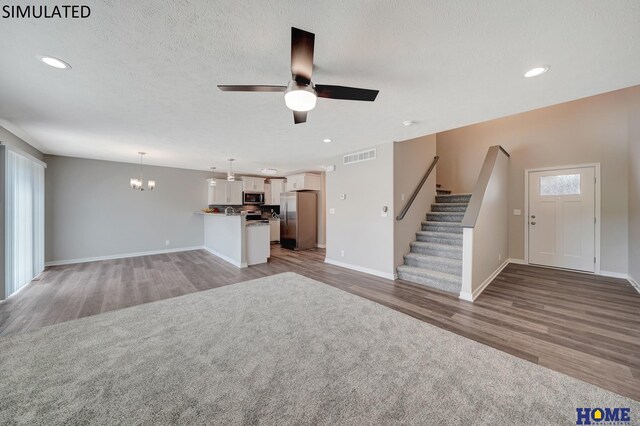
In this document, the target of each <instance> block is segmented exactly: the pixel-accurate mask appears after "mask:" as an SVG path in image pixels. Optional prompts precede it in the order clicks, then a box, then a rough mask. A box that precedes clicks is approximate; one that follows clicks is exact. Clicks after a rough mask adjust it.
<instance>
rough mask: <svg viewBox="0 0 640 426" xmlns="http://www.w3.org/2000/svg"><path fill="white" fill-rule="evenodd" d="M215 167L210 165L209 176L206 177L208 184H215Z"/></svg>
mask: <svg viewBox="0 0 640 426" xmlns="http://www.w3.org/2000/svg"><path fill="white" fill-rule="evenodd" d="M215 173H216V168H215V167H211V178H210V179H207V180H208V181H209V186H216V176H215Z"/></svg>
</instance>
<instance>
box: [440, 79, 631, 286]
mask: <svg viewBox="0 0 640 426" xmlns="http://www.w3.org/2000/svg"><path fill="white" fill-rule="evenodd" d="M636 92H637V90H636ZM631 95H632V94H631V91H630V89H626V90H619V91H615V92H611V93H606V94H603V95H598V96H594V97H590V98H586V99H581V100H578V101H573V102H568V103H565V104H561V105H556V106H552V107H549V108H543V109H539V110H535V111H531V112H526V113H523V114H518V115H514V116H510V117H506V118H501V119H497V120H492V121H488V122H485V123H480V124H476V125H472V126H467V127H463V128H460V129H455V130H451V131H448V132H443V133H438V135H437V152H438V155H439V156H440V157H441V158H440V162H439V164H438V174H437V178H438V183H441V184H442V185H443V186H445V187H448V188H450V189H452V190H453V191H454V192H472V190H473V186H474V183H475V180H476V179H477V177H478V173H479V171H480V168H481V166H482V162H483V160H484V157H485V155H486V153H487V149H488V148H489V147H490V146H491V145H502V146H503V147H504V148H505V149H506V150H507V151H508V152H509V153H510V154H511V164H510V182H509V209H510V215H509V257H511V258H516V259H522V258H523V257H524V220H525V216H524V214H525V212H524V170H525V169H528V168H536V167H547V166H565V165H574V164H583V163H600V164H601V172H602V182H601V184H602V241H601V248H602V252H601V256H602V259H601V269H602V270H603V271H610V272H617V273H622V274H626V273H627V263H628V242H627V240H628V235H629V234H628V226H627V225H628V215H629V209H628V202H627V200H628V198H629V188H628V186H629V185H628V182H629V180H628V169H629V161H628V159H627V156H628V153H629V150H628V138H629V135H628V129H629V126H628V101H629V98H634V99H637V97H638V95H637V93H636V94H635V95H633V96H631ZM513 209H521V210H523V215H522V216H514V215H513Z"/></svg>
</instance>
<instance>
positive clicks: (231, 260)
mask: <svg viewBox="0 0 640 426" xmlns="http://www.w3.org/2000/svg"><path fill="white" fill-rule="evenodd" d="M203 248H204V249H205V250H206V251H208V252H209V253H211V254H212V255H214V256H216V257H219V258H220V259H222V260H224V261H225V262H229V263H230V264H232V265H233V266H235V267H237V268H246V267H248V266H249V265H247V264H246V263H242V262H238V261H237V260H234V259H232V258H230V257H229V256H227V255H224V254H222V253H220V252H219V251H217V250H214V249H210V248H208V247H203Z"/></svg>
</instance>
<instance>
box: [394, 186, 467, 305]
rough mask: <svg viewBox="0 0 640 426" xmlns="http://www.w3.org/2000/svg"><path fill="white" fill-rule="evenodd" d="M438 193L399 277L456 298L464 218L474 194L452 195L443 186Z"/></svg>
mask: <svg viewBox="0 0 640 426" xmlns="http://www.w3.org/2000/svg"><path fill="white" fill-rule="evenodd" d="M436 194H437V195H436V203H435V204H432V205H431V212H430V213H427V220H426V221H424V222H422V230H421V231H418V232H416V241H414V242H412V243H411V252H410V253H409V254H406V255H405V256H404V265H400V266H398V278H400V279H401V280H404V281H410V282H413V283H417V284H422V285H425V286H428V287H432V288H435V289H439V290H444V291H448V292H450V293H455V294H456V295H457V294H459V293H460V288H461V286H462V218H463V217H464V214H465V212H466V211H467V206H468V204H469V200H470V198H471V194H451V191H449V190H446V189H442V188H440V185H438V186H437V190H436Z"/></svg>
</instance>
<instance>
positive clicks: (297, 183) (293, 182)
mask: <svg viewBox="0 0 640 426" xmlns="http://www.w3.org/2000/svg"><path fill="white" fill-rule="evenodd" d="M321 179H322V178H321V177H320V175H317V174H314V173H300V174H297V175H292V176H287V192H289V191H320V190H322V181H321Z"/></svg>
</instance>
